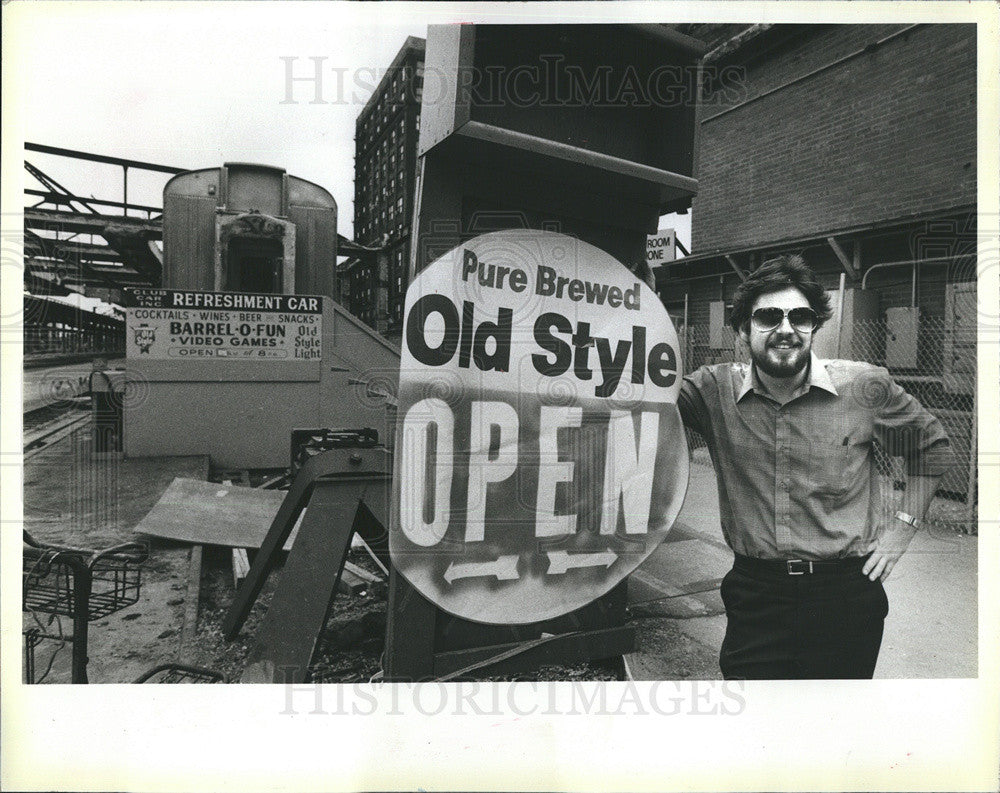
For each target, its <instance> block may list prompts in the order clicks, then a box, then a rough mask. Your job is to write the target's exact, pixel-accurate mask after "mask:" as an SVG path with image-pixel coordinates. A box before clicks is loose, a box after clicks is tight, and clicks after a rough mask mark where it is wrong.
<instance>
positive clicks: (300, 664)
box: [240, 480, 364, 683]
mask: <svg viewBox="0 0 1000 793" xmlns="http://www.w3.org/2000/svg"><path fill="white" fill-rule="evenodd" d="M363 489H364V482H363V481H360V482H359V481H351V480H346V481H333V482H326V481H322V482H317V483H316V484H315V486H314V488H313V490H312V495H311V496H310V498H309V503H308V505H307V506H306V510H305V517H303V519H302V525H301V526H300V528H299V533H298V536H297V537H296V539H295V544H294V545H293V546H292V550H291V551H290V552H289V554H288V559H287V561H286V562H285V566H284V569H283V570H282V572H281V576H280V577H279V578H278V583H277V585H276V587H275V590H274V596H273V597H272V599H271V606H270V608H268V610H267V613H266V614H265V615H264V619H263V620H262V621H261V625H260V628H259V629H258V631H257V637H256V644H255V645H254V647H253V648H252V649H251V651H250V655H249V657H248V662H247V667H246V670H245V671H244V673H243V675H242V677H241V678H240V681H241V682H244V683H302V682H305V680H306V678H307V676H308V672H309V663H310V660H311V659H312V654H313V651H314V650H315V648H316V642H317V640H318V639H319V634H320V631H322V629H323V626H324V624H325V623H326V616H327V612H328V611H329V607H330V601H331V600H332V598H333V596H334V593H335V592H336V589H337V581H338V580H339V579H340V574H341V570H342V569H343V566H344V560H345V558H346V556H347V551H348V549H349V548H350V544H351V535H352V534H353V533H354V521H355V515H356V513H357V511H358V498H359V495H360V492H361V490H363ZM248 581H249V579H248Z"/></svg>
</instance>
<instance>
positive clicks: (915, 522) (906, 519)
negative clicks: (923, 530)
mask: <svg viewBox="0 0 1000 793" xmlns="http://www.w3.org/2000/svg"><path fill="white" fill-rule="evenodd" d="M896 518H898V519H899V520H901V521H903V523H909V524H910V525H911V526H912V527H913V528H915V529H919V528H920V527H921V526H923V525H924V524H923V521H921V520H919V519H917V518H915V517H913V515H911V514H910V513H908V512H901V511H897V512H896Z"/></svg>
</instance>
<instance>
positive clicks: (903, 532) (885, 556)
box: [861, 518, 917, 581]
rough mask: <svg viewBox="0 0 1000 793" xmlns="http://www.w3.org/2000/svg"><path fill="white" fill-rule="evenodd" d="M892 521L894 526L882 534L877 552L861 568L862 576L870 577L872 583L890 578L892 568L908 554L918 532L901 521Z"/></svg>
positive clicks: (877, 545)
mask: <svg viewBox="0 0 1000 793" xmlns="http://www.w3.org/2000/svg"><path fill="white" fill-rule="evenodd" d="M892 520H893V524H892V525H891V526H889V527H887V528H886V529H885V530H884V531H883V532H882V533H881V535H880V536H879V538H878V542H877V543H876V545H875V550H874V551H872V555H871V556H869V557H868V561H867V562H865V566H864V567H862V568H861V574H862V575H866V576H868V578H869V579H870V580H872V581H885V579H887V578H888V577H889V573H891V572H892V568H893V567H895V566H896V562H898V561H899V558H900V557H901V556H902V555H903V554H904V553H905V552H906V549H907V547H908V546H909V544H910V540H911V539H913V535H914V534H916V531H917V530H916V528H914V527H913V526H910V525H908V524H906V523H903V522H902V521H900V520H896V519H895V518H893V519H892Z"/></svg>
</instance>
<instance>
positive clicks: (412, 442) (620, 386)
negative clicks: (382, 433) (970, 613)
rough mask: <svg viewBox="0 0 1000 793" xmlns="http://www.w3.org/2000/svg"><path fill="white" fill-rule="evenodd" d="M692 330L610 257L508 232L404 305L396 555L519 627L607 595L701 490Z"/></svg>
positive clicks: (419, 283)
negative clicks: (685, 406) (688, 404)
mask: <svg viewBox="0 0 1000 793" xmlns="http://www.w3.org/2000/svg"><path fill="white" fill-rule="evenodd" d="M680 378H681V371H680V359H679V356H678V347H677V335H676V333H675V331H674V328H673V325H672V324H671V322H670V317H669V316H668V315H667V312H666V311H665V310H664V308H663V306H662V304H661V303H660V301H659V300H658V299H657V296H656V294H655V293H654V292H653V291H652V290H651V289H650V288H649V287H648V286H646V285H645V284H644V283H642V282H641V281H640V280H639V279H637V278H636V277H635V276H634V275H633V274H632V273H631V272H629V270H628V269H627V268H626V267H624V266H623V265H622V264H620V263H619V262H618V261H616V260H615V259H614V258H612V257H611V256H609V255H608V254H607V253H605V252H603V251H601V250H600V249H598V248H595V247H593V246H592V245H588V244H586V243H583V242H580V241H579V240H576V239H573V238H571V237H566V236H564V235H561V234H554V233H551V232H541V231H500V232H495V233H492V234H485V235H483V236H481V237H476V238H475V239H472V240H470V241H469V242H467V243H465V244H463V245H460V246H459V247H457V248H455V249H454V250H452V251H450V252H449V253H447V254H445V255H444V256H442V257H441V258H439V259H438V260H437V261H435V262H433V263H432V264H431V265H429V266H428V267H427V268H426V269H424V270H423V272H421V273H420V275H419V276H417V277H416V278H415V279H414V281H413V283H412V284H411V285H410V288H409V290H408V292H407V295H406V310H405V315H404V330H403V349H402V360H401V368H400V378H399V403H398V423H397V431H396V447H395V461H394V466H395V475H394V493H393V508H392V516H391V520H390V532H389V549H390V553H391V555H392V559H393V563H394V564H395V566H396V568H397V570H398V571H399V572H400V573H401V574H402V575H403V576H405V577H406V579H407V580H408V581H409V582H410V583H411V584H412V585H413V586H414V587H416V589H417V590H419V591H420V592H421V593H422V594H423V595H424V596H425V597H427V598H428V599H429V600H431V601H432V602H433V603H435V604H437V605H438V606H439V607H441V608H442V609H444V610H445V611H447V612H449V613H451V614H455V615H457V616H459V617H463V618H465V619H469V620H475V621H478V622H489V623H502V624H521V623H528V622H536V621H539V620H544V619H548V618H551V617H556V616H559V615H562V614H566V613H568V612H570V611H573V610H574V609H577V608H579V607H581V606H584V605H586V604H587V603H589V602H591V601H592V600H594V599H595V598H597V597H599V596H600V595H603V594H604V593H605V592H607V591H608V590H609V589H611V588H612V587H613V586H614V585H615V584H617V583H618V582H620V581H621V580H622V579H623V578H625V576H627V575H628V574H629V573H630V572H632V571H633V570H634V569H635V568H636V567H637V566H638V565H639V564H640V563H641V562H642V561H643V560H644V559H645V558H646V557H647V556H649V554H650V553H652V551H653V550H654V549H655V548H656V546H657V545H658V544H659V543H660V542H661V541H662V540H663V539H664V537H666V535H667V532H668V531H669V530H670V527H671V525H672V524H673V521H674V520H675V518H676V517H677V513H678V512H679V511H680V508H681V503H682V501H683V499H684V491H685V489H686V487H687V478H688V458H687V446H686V444H685V440H684V430H683V427H682V425H681V422H680V414H679V413H678V411H677V406H676V402H677V394H678V392H679V390H680Z"/></svg>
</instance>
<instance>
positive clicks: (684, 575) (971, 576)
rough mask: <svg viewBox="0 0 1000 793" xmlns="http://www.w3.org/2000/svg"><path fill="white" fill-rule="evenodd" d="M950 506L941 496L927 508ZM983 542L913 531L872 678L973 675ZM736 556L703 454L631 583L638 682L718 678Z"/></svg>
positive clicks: (633, 667) (947, 532) (631, 661)
mask: <svg viewBox="0 0 1000 793" xmlns="http://www.w3.org/2000/svg"><path fill="white" fill-rule="evenodd" d="M954 509H955V505H954V504H951V503H947V502H939V501H935V504H934V505H933V506H932V507H931V514H932V515H934V514H935V513H942V514H949V513H951V512H953V511H954ZM977 540H978V536H977V535H975V534H972V535H970V534H964V533H960V532H957V531H955V530H954V529H953V528H939V529H934V528H933V527H931V528H929V529H925V530H923V531H921V532H919V533H918V534H917V536H916V537H914V539H913V542H912V543H911V545H910V548H909V549H908V550H907V552H906V554H905V555H904V556H903V557H902V559H901V560H900V561H899V563H898V564H897V565H896V568H895V569H894V570H893V572H892V574H891V575H890V576H889V578H888V580H887V581H886V583H885V587H886V592H887V593H888V596H889V616H888V617H887V618H886V626H885V635H884V638H883V641H882V651H881V654H880V656H879V661H878V666H877V667H876V669H875V677H876V678H952V677H954V678H961V677H976V675H977V674H978V666H977V661H978V638H977V634H978V621H977V610H978V605H977V591H978V587H977V583H978V566H977V563H978V555H977ZM732 558H733V554H732V552H731V551H730V550H729V549H728V548H727V547H726V545H725V542H724V541H723V539H722V532H721V529H720V526H719V504H718V496H717V491H716V485H715V472H714V470H713V469H712V467H711V463H710V462H709V461H708V458H707V455H705V453H704V450H699V453H696V454H695V462H694V463H693V464H692V466H691V478H690V483H689V485H688V492H687V497H686V499H685V502H684V508H683V509H682V510H681V513H680V515H679V517H678V519H677V522H676V524H675V526H674V528H673V530H672V531H671V533H670V535H669V536H668V539H667V541H666V542H665V543H663V545H661V546H660V547H659V548H657V549H656V551H654V552H653V554H652V556H650V558H649V559H647V560H646V562H644V563H643V564H642V565H641V566H640V568H639V569H638V570H637V571H636V572H635V573H633V574H632V576H631V578H630V580H629V601H630V608H631V610H632V614H633V616H634V617H635V618H636V620H635V622H636V625H637V643H638V645H639V647H638V649H637V651H636V652H634V653H632V654H630V655H629V656H628V658H627V662H628V665H629V668H630V671H631V673H632V675H633V676H634V677H635V678H636V679H638V680H678V679H686V678H696V679H713V678H715V679H718V678H720V677H721V674H720V672H719V666H718V652H719V647H720V646H721V644H722V638H723V636H724V635H725V631H726V616H725V611H724V609H723V606H722V600H721V598H720V597H719V582H720V581H721V579H722V577H723V576H724V575H725V574H726V572H727V571H728V570H729V568H730V567H731V565H732Z"/></svg>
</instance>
